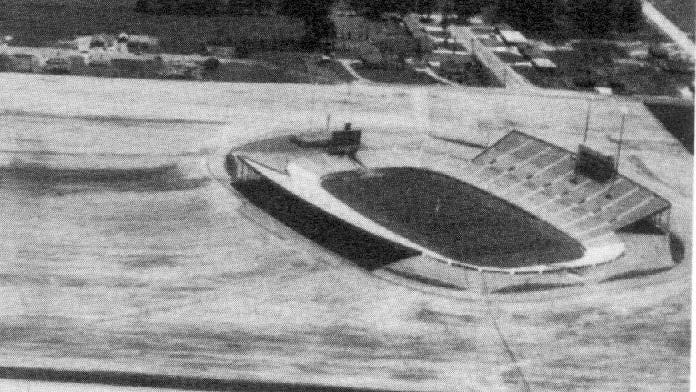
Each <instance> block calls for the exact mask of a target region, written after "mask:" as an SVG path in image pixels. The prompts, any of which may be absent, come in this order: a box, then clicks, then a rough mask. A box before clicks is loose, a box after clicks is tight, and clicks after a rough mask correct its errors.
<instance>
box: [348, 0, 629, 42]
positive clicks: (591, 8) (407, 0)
mask: <svg viewBox="0 0 696 392" xmlns="http://www.w3.org/2000/svg"><path fill="white" fill-rule="evenodd" d="M348 2H349V4H350V5H351V6H352V7H353V8H354V9H355V10H356V11H358V12H360V13H362V14H363V15H365V16H368V17H373V18H374V17H379V16H381V15H383V14H385V13H391V12H393V13H398V14H402V15H403V14H406V13H409V12H417V13H419V14H425V15H429V14H432V13H435V12H442V13H443V14H445V15H455V16H456V17H458V18H462V19H465V18H468V17H470V16H473V15H476V14H479V13H481V12H483V11H485V12H486V13H487V14H489V15H491V16H492V18H493V19H494V21H496V22H501V21H505V22H508V23H510V24H512V25H514V26H515V27H517V28H520V29H524V30H530V31H551V30H554V29H558V28H567V27H568V26H569V25H572V26H573V27H574V28H576V29H578V30H582V31H585V32H587V33H588V34H590V35H602V34H605V33H608V32H610V31H620V32H623V31H631V30H634V29H636V28H638V27H639V26H640V23H641V21H642V20H643V19H642V18H643V17H642V12H641V4H640V0H381V1H375V0H348ZM445 22H447V20H446V21H445Z"/></svg>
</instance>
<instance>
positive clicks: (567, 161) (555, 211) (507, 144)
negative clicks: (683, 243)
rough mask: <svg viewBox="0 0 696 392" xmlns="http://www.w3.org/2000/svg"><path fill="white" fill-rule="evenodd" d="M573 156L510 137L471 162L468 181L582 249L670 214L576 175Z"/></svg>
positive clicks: (616, 186) (661, 202)
mask: <svg viewBox="0 0 696 392" xmlns="http://www.w3.org/2000/svg"><path fill="white" fill-rule="evenodd" d="M575 161H576V155H575V154H574V153H572V152H570V151H567V150H564V149H562V148H560V147H557V146H554V145H552V144H550V143H546V142H544V141H541V140H538V139H535V138H533V137H530V136H528V135H525V134H523V133H521V132H517V131H513V132H511V133H509V134H507V135H506V136H504V137H503V138H502V139H500V140H499V141H498V142H496V143H495V144H494V145H493V146H491V147H489V148H488V149H486V150H484V151H483V152H481V154H479V155H478V156H477V157H475V158H474V159H473V160H472V163H474V164H475V165H474V166H476V167H478V168H475V169H473V171H472V173H471V174H470V175H469V176H467V177H468V181H469V182H470V183H471V184H472V185H474V186H477V187H479V188H481V189H484V190H486V191H489V192H491V193H493V194H495V195H497V196H499V197H502V198H503V199H506V200H508V201H510V202H512V203H515V204H516V205H518V206H519V207H521V208H523V209H525V210H527V211H528V212H530V213H532V214H534V215H536V216H537V217H539V218H540V219H543V220H546V221H548V222H551V223H552V224H554V225H555V226H557V227H558V228H560V229H562V230H563V231H565V232H566V233H568V234H569V235H571V236H572V237H574V238H576V239H578V240H580V241H581V242H582V243H583V244H585V245H586V246H600V245H601V246H604V245H607V244H611V243H613V242H616V241H618V239H617V237H616V236H615V235H614V234H613V232H614V231H615V230H617V229H619V228H621V227H625V226H627V225H629V224H631V223H633V222H636V221H637V220H640V219H643V218H645V217H647V216H650V215H652V214H655V213H658V212H660V211H663V210H665V209H667V208H669V202H667V201H666V200H665V199H663V198H662V197H660V196H658V195H656V194H654V193H653V192H651V191H649V190H648V189H646V188H644V187H642V186H641V185H639V184H636V183H635V182H633V181H631V180H629V179H628V178H626V177H624V176H621V175H617V176H615V177H614V178H613V179H611V180H609V181H608V182H606V183H600V182H597V181H595V180H592V179H591V178H589V177H586V176H583V175H581V174H575V172H574V169H575Z"/></svg>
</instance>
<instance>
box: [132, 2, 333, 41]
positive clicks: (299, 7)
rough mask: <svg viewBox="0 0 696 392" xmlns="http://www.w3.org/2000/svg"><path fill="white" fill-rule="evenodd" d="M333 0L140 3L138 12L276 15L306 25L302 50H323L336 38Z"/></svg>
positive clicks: (158, 13) (138, 3)
mask: <svg viewBox="0 0 696 392" xmlns="http://www.w3.org/2000/svg"><path fill="white" fill-rule="evenodd" d="M332 4H333V0H138V1H137V2H136V4H135V11H137V12H140V13H146V14H154V15H184V16H219V15H239V14H268V13H275V14H279V15H284V16H287V17H291V18H298V19H301V20H302V21H303V22H304V30H305V31H304V35H303V38H302V42H301V43H300V44H301V45H302V46H303V48H306V49H317V48H320V47H321V46H322V45H323V44H324V43H325V42H326V41H327V40H330V39H333V38H335V36H336V27H335V26H334V24H333V22H332V21H331V19H330V18H329V14H330V12H331V6H332Z"/></svg>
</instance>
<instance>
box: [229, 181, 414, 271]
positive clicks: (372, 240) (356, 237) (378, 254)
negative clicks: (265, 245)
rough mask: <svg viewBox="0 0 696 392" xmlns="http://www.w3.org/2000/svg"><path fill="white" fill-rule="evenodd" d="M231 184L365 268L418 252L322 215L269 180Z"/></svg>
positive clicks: (280, 218) (259, 205)
mask: <svg viewBox="0 0 696 392" xmlns="http://www.w3.org/2000/svg"><path fill="white" fill-rule="evenodd" d="M233 187H234V188H235V189H236V190H237V191H238V192H240V193H241V194H242V195H243V196H244V197H245V198H246V199H248V200H249V201H250V202H251V203H252V204H253V205H254V206H256V207H257V208H260V209H261V210H263V211H264V212H266V213H267V214H269V215H270V216H272V217H273V218H275V219H276V220H278V221H280V222H281V223H283V224H284V225H286V226H288V227H289V228H291V229H292V230H294V231H296V232H297V233H299V234H301V235H302V236H304V237H306V238H308V239H310V240H312V241H314V242H315V243H317V244H319V245H321V246H322V247H324V248H326V249H327V250H329V251H331V252H333V253H336V254H337V255H339V256H341V257H343V258H346V259H348V260H350V261H351V262H353V263H354V264H356V265H358V266H360V267H362V268H364V269H367V270H368V271H373V270H376V269H379V268H382V267H384V266H386V265H388V264H391V263H394V262H396V261H399V260H402V259H404V258H407V257H411V256H415V255H417V253H416V252H413V251H411V250H409V249H406V248H404V247H401V246H398V245H396V244H393V243H391V242H389V241H386V240H383V239H381V238H378V237H375V236H373V235H370V234H367V233H365V232H363V231H362V230H359V229H356V228H355V227H353V226H351V225H349V224H347V223H345V222H343V221H342V220H340V219H338V218H334V217H331V216H329V215H327V214H325V213H324V212H323V211H321V210H319V209H318V208H316V207H314V206H312V205H311V204H309V203H307V202H305V201H303V200H301V199H299V198H297V197H295V196H293V195H292V194H290V193H289V192H286V191H285V190H284V189H282V188H281V187H279V186H277V185H275V184H272V183H271V182H270V181H266V180H255V181H245V182H241V183H237V184H233Z"/></svg>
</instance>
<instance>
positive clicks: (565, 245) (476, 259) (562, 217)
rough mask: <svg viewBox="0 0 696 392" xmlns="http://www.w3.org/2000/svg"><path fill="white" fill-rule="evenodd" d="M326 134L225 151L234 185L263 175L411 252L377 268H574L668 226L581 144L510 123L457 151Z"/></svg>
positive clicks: (635, 187)
mask: <svg viewBox="0 0 696 392" xmlns="http://www.w3.org/2000/svg"><path fill="white" fill-rule="evenodd" d="M326 138H327V134H326V133H323V132H314V133H305V134H302V135H300V136H292V137H288V136H281V137H275V138H270V139H266V140H261V141H257V142H252V143H249V144H246V145H244V146H241V147H240V148H238V149H236V150H233V151H232V152H231V153H230V154H229V155H228V157H227V158H228V159H227V167H228V171H229V172H230V174H231V175H232V178H233V181H232V182H233V186H234V184H235V183H239V182H244V181H247V180H249V179H253V180H259V179H263V180H270V181H271V182H274V183H275V184H277V185H280V186H281V187H282V188H284V189H285V190H286V191H288V192H290V193H291V194H293V195H294V196H296V197H298V198H300V199H302V200H304V201H306V202H308V203H310V204H311V205H312V206H314V207H316V208H319V209H321V210H322V211H324V212H325V213H327V214H328V215H330V216H331V217H332V218H339V219H341V220H342V221H344V222H347V223H348V224H349V225H351V226H353V227H357V228H360V229H362V230H364V231H366V232H369V233H371V234H372V235H375V236H377V237H380V238H381V239H386V240H388V241H391V242H393V243H395V244H398V245H399V246H403V247H406V248H408V249H410V250H412V251H414V252H416V254H419V255H420V256H419V257H411V258H410V259H409V260H408V261H406V262H404V264H403V265H404V266H405V265H408V267H404V268H401V269H399V268H400V267H399V266H397V265H393V264H390V265H389V266H386V267H385V268H388V269H390V270H393V271H397V270H399V271H400V273H404V274H407V275H412V274H416V275H418V276H420V277H421V278H423V277H424V278H427V279H430V278H431V276H429V274H430V272H429V271H433V273H435V271H436V270H438V271H440V272H438V273H437V274H439V275H443V274H444V275H447V276H445V278H442V276H441V277H440V278H438V279H439V280H443V281H446V282H448V283H447V284H448V285H450V284H452V282H453V279H455V280H456V279H462V276H463V277H464V278H465V279H468V278H466V276H465V275H461V274H460V278H454V277H452V276H449V275H448V274H449V272H448V271H451V270H468V271H474V272H478V273H500V272H504V273H506V274H509V275H524V274H530V273H535V274H539V273H546V272H563V271H566V272H567V271H571V272H572V271H577V270H579V269H583V268H587V267H592V266H596V265H600V264H605V263H609V262H611V261H614V260H616V259H618V258H620V257H621V256H622V255H623V254H624V251H625V244H624V243H623V241H622V240H621V238H620V236H619V235H617V232H620V231H621V230H622V229H623V228H626V227H628V226H631V225H633V224H635V223H636V222H639V221H640V222H648V223H650V224H651V225H654V226H656V227H659V228H661V229H662V230H664V231H665V232H666V231H668V230H669V227H668V225H669V210H670V203H669V202H668V201H667V200H665V199H664V198H662V197H661V196H659V195H657V194H655V193H654V192H652V191H650V190H649V189H647V188H645V187H644V186H642V185H640V184H637V183H636V182H634V181H633V180H631V179H629V178H627V177H625V176H623V175H621V174H619V173H618V172H616V170H615V168H616V166H615V165H614V164H613V160H611V158H609V157H605V156H602V155H601V154H599V153H596V152H594V151H592V150H590V149H588V148H587V147H585V146H581V147H580V151H579V152H580V153H579V154H576V153H574V152H571V151H568V150H565V149H563V148H561V147H558V146H555V145H553V144H550V143H548V142H545V141H543V140H540V139H538V138H534V137H532V136H529V135H527V134H524V133H522V132H519V131H512V132H510V133H508V134H507V135H505V136H504V137H502V138H501V139H500V140H498V141H497V142H496V143H495V144H493V145H491V146H490V147H488V148H486V149H484V150H483V151H481V152H480V153H478V154H477V155H475V156H467V153H466V151H464V150H465V148H464V147H462V146H459V145H457V144H455V143H449V142H446V141H442V140H436V139H435V138H430V137H427V136H422V137H420V138H417V139H413V138H411V139H410V141H407V142H404V141H403V140H402V137H400V135H388V134H377V133H366V134H365V135H364V136H363V138H362V140H361V141H360V142H359V143H358V144H359V148H355V149H354V151H352V152H351V154H350V156H348V155H340V154H338V155H335V154H329V153H327V145H328V144H330V143H331V141H330V140H328V141H327V139H326ZM322 140H324V141H322ZM414 140H417V141H416V142H414ZM317 141H318V142H317ZM327 143H328V144H327ZM469 150H470V149H469ZM433 211H436V212H433ZM415 260H418V261H417V262H416V261H415ZM432 261H435V264H439V265H440V266H438V267H435V266H434V264H433V263H432ZM390 263H393V260H391V261H390ZM418 265H420V267H418ZM424 266H427V267H424ZM442 266H444V267H445V270H442ZM452 267H462V268H452ZM448 268H449V269H448ZM404 271H406V272H404ZM443 271H445V272H443ZM455 275H456V274H455ZM454 284H455V285H457V284H456V282H455V283H454Z"/></svg>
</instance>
